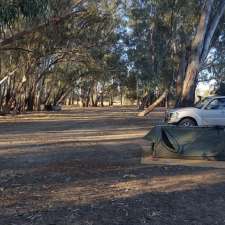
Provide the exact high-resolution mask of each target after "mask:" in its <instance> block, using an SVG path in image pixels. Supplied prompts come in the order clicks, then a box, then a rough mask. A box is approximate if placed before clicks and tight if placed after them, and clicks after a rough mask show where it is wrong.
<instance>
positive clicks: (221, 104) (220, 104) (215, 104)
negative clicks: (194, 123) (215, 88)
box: [206, 98, 225, 110]
mask: <svg viewBox="0 0 225 225" xmlns="http://www.w3.org/2000/svg"><path fill="white" fill-rule="evenodd" d="M206 109H207V110H219V109H224V110H225V98H217V99H214V100H212V101H211V102H210V103H209V104H208V105H207V107H206Z"/></svg>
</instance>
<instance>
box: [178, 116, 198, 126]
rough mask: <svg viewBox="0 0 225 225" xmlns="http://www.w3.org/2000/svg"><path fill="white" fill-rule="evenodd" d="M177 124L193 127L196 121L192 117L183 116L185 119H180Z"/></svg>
mask: <svg viewBox="0 0 225 225" xmlns="http://www.w3.org/2000/svg"><path fill="white" fill-rule="evenodd" d="M178 125H179V126H181V127H194V126H197V123H196V121H195V120H194V119H191V118H185V119H182V120H181V121H180V122H179V123H178Z"/></svg>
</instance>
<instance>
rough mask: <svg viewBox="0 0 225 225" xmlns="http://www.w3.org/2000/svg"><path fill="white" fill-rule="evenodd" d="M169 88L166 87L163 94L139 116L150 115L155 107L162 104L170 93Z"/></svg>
mask: <svg viewBox="0 0 225 225" xmlns="http://www.w3.org/2000/svg"><path fill="white" fill-rule="evenodd" d="M168 92H169V91H168V89H166V90H165V91H164V92H163V94H162V95H161V96H160V97H159V98H158V99H157V100H156V101H154V102H153V103H152V104H151V105H150V106H149V107H148V108H146V109H145V110H144V111H142V112H140V113H139V114H138V116H140V117H142V116H146V115H148V114H149V113H150V112H152V111H153V110H154V108H155V107H157V106H158V105H160V103H161V102H163V101H164V100H165V99H166V97H167V95H168Z"/></svg>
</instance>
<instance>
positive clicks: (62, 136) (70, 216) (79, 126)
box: [0, 107, 225, 225]
mask: <svg viewBox="0 0 225 225" xmlns="http://www.w3.org/2000/svg"><path fill="white" fill-rule="evenodd" d="M160 118H162V113H160V112H154V113H152V114H151V115H150V116H149V117H148V118H144V119H143V118H137V117H136V110H135V108H125V107H124V108H102V109H101V108H98V109H71V110H65V111H63V112H58V113H39V114H30V115H23V116H17V117H2V118H1V119H0V225H31V224H36V225H144V224H151V225H181V224H182V225H215V224H218V225H222V224H225V213H224V212H225V211H224V210H225V169H222V168H221V169H217V168H212V167H210V166H209V167H204V168H201V167H194V166H192V167H190V166H182V165H179V166H175V165H160V162H154V163H153V164H152V165H142V164H141V152H142V148H143V141H142V140H141V137H143V136H144V135H145V133H146V132H147V131H148V130H149V128H150V127H151V126H152V125H153V124H159V123H162V120H161V119H160Z"/></svg>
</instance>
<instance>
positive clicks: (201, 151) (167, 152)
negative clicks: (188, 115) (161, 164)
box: [145, 126, 225, 160]
mask: <svg viewBox="0 0 225 225" xmlns="http://www.w3.org/2000/svg"><path fill="white" fill-rule="evenodd" d="M145 139H147V140H148V141H150V142H151V147H150V149H149V152H147V154H148V155H152V156H154V157H159V158H190V159H208V160H225V128H224V127H178V126H156V127H154V128H152V129H151V131H150V132H149V133H148V134H147V135H146V136H145Z"/></svg>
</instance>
